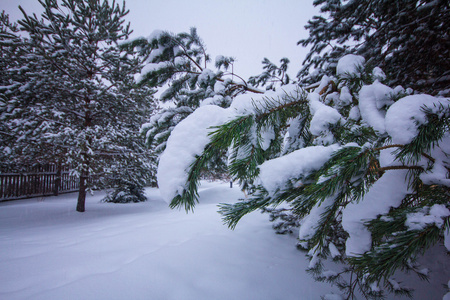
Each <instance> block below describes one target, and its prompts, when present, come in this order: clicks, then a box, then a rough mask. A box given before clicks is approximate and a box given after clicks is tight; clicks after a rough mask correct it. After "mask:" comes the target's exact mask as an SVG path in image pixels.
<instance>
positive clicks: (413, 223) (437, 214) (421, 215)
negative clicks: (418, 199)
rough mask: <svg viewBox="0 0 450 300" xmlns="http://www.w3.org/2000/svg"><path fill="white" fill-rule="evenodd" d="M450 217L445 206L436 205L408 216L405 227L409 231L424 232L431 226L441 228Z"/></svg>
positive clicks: (449, 212)
mask: <svg viewBox="0 0 450 300" xmlns="http://www.w3.org/2000/svg"><path fill="white" fill-rule="evenodd" d="M448 216H450V211H449V210H448V209H447V208H446V207H445V205H443V204H435V205H433V206H432V207H431V208H429V207H424V208H423V209H422V210H421V211H419V212H416V213H410V214H408V215H407V216H406V222H405V226H406V227H408V230H422V229H424V228H425V227H427V226H429V225H435V226H436V227H438V228H441V227H442V226H443V225H444V220H443V218H445V217H448Z"/></svg>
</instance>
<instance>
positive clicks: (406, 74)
mask: <svg viewBox="0 0 450 300" xmlns="http://www.w3.org/2000/svg"><path fill="white" fill-rule="evenodd" d="M314 5H315V6H320V10H321V15H319V16H314V17H313V19H312V20H310V21H309V22H308V25H307V26H306V28H307V29H308V30H309V37H308V38H306V39H303V40H301V41H299V44H301V45H303V46H308V45H310V46H311V50H310V52H309V54H308V55H307V57H306V60H305V63H304V64H305V65H304V67H303V69H302V70H301V71H300V72H299V77H301V79H302V80H303V81H308V78H309V77H311V74H310V71H312V70H311V69H315V72H314V73H313V74H312V77H313V78H312V81H315V78H317V76H318V75H321V74H324V73H325V74H327V75H332V74H333V73H334V70H335V67H336V63H337V61H338V59H339V58H340V57H342V56H343V55H345V54H349V53H353V54H358V55H362V56H364V58H365V59H366V60H367V63H368V64H370V65H372V66H379V67H381V68H382V69H383V70H384V71H385V72H386V74H388V75H389V78H388V81H389V84H390V85H391V86H395V85H398V84H400V85H404V86H409V87H412V88H414V89H415V90H418V91H421V92H426V93H430V94H435V93H437V92H438V91H442V90H446V91H443V92H444V93H446V95H448V93H449V92H448V86H449V84H450V71H449V70H450V58H449V57H450V50H449V49H450V39H449V38H448V28H450V5H449V3H448V1H445V0H437V1H435V0H399V1H395V2H392V1H388V0H364V1H354V0H350V1H346V0H315V1H314ZM318 73H319V74H318ZM314 77H315V78H314ZM319 78H320V77H319ZM309 80H311V78H309Z"/></svg>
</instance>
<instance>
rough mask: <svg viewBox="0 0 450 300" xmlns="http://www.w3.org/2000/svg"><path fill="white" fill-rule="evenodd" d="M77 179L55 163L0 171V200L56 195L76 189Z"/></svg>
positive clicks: (77, 185)
mask: <svg viewBox="0 0 450 300" xmlns="http://www.w3.org/2000/svg"><path fill="white" fill-rule="evenodd" d="M78 187H79V179H78V178H77V177H75V176H70V172H69V169H65V168H61V167H59V166H57V165H45V166H39V167H34V168H32V169H30V170H29V171H26V172H22V173H0V201H5V200H13V199H21V198H30V197H37V196H50V195H58V194H59V193H68V192H73V191H76V190H78Z"/></svg>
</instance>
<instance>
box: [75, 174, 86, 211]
mask: <svg viewBox="0 0 450 300" xmlns="http://www.w3.org/2000/svg"><path fill="white" fill-rule="evenodd" d="M86 179H87V176H86V173H85V172H83V174H81V176H80V188H79V190H78V202H77V211H78V212H84V211H85V203H86Z"/></svg>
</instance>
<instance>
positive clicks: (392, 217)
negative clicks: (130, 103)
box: [158, 55, 450, 298]
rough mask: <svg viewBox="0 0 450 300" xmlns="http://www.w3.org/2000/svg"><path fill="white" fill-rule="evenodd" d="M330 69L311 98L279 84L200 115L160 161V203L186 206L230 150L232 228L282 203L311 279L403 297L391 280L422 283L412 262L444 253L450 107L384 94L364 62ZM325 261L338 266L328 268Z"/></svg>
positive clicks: (187, 122) (449, 237)
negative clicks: (235, 196)
mask: <svg viewBox="0 0 450 300" xmlns="http://www.w3.org/2000/svg"><path fill="white" fill-rule="evenodd" d="M336 70H337V73H336V74H335V76H333V77H328V76H324V77H323V79H322V80H321V82H320V83H319V85H318V86H317V87H316V88H315V90H313V91H311V92H309V93H308V92H306V91H304V90H302V89H301V88H300V87H298V86H297V85H285V86H283V87H282V88H281V89H278V90H277V91H276V92H274V91H268V92H266V93H265V94H264V95H263V96H260V97H254V96H253V97H249V95H239V96H237V97H236V98H235V99H234V101H233V102H232V104H231V106H230V108H228V109H223V108H220V107H214V106H203V107H200V108H198V109H197V110H196V111H194V113H193V114H191V115H190V116H189V117H187V118H186V119H184V120H183V121H182V122H181V123H180V124H179V125H178V126H176V127H175V129H174V130H173V131H172V134H171V137H170V138H169V140H168V143H167V147H166V150H165V152H164V153H163V155H162V156H161V159H160V164H159V169H158V182H159V186H160V189H161V194H162V195H163V197H164V198H165V199H166V200H167V201H170V203H171V206H172V207H184V208H185V209H186V210H187V211H188V210H191V209H193V207H194V205H195V203H196V201H197V197H198V194H197V187H198V184H199V179H200V177H199V176H200V170H201V169H202V168H203V167H204V166H205V165H206V164H207V162H208V161H209V159H210V158H211V157H213V156H214V153H216V152H217V151H223V150H228V151H229V153H230V154H229V161H230V164H229V172H230V174H231V176H232V177H233V179H234V180H238V181H240V182H241V187H243V188H244V189H245V190H246V191H247V193H248V194H249V198H247V199H242V200H241V201H239V202H238V203H236V204H223V205H221V208H220V212H221V214H222V215H223V218H224V221H225V222H226V223H227V224H228V225H229V226H230V227H231V228H234V227H235V226H236V225H237V223H238V222H239V220H240V219H241V218H242V217H243V216H245V215H246V214H248V213H250V212H252V211H255V210H258V209H267V208H269V209H270V208H272V207H275V206H277V205H279V204H281V203H284V204H285V205H287V206H289V207H290V210H291V212H292V214H294V215H296V216H297V218H298V221H299V223H300V224H301V225H300V229H299V239H300V241H301V242H300V244H299V246H300V247H302V248H304V249H306V250H307V251H308V256H309V257H310V259H311V263H310V268H309V270H310V271H311V273H313V275H314V276H315V277H316V278H317V279H319V280H324V281H329V282H333V283H335V284H337V286H338V287H339V288H341V290H342V292H343V293H344V294H346V295H347V297H350V298H351V297H353V296H354V295H355V294H356V293H357V292H358V291H359V292H360V293H362V294H363V295H364V297H366V298H377V297H381V296H382V295H383V293H384V292H386V291H388V292H394V293H397V294H409V293H411V291H410V290H409V289H407V288H405V287H402V286H401V285H400V284H398V282H397V281H396V280H395V277H393V275H394V272H396V271H404V270H412V271H414V272H416V273H417V274H418V275H419V276H421V277H425V276H424V274H423V272H422V270H421V269H420V268H419V267H418V266H417V264H416V263H415V261H416V259H417V258H418V257H420V256H421V255H422V254H423V253H425V252H426V251H427V250H428V249H430V248H431V247H433V246H434V245H438V246H439V247H443V246H444V245H445V246H446V247H447V250H450V234H449V230H450V210H449V209H450V203H449V201H448V199H450V179H449V168H450V161H449V159H448V154H449V153H450V148H449V145H450V134H449V132H450V131H449V127H450V118H449V117H450V100H449V99H447V98H439V97H433V96H429V95H425V94H411V93H412V90H405V89H404V88H402V87H400V86H397V87H396V88H390V87H388V86H387V85H385V83H386V78H387V76H386V75H385V74H384V73H383V71H382V70H381V69H380V68H378V67H375V68H371V67H370V66H367V65H366V64H365V60H364V58H363V57H361V56H356V55H346V56H344V57H343V58H341V59H340V60H339V61H338V63H337V66H336ZM383 82H384V83H383ZM187 141H188V142H187ZM188 144H189V145H188ZM186 170H187V171H186ZM291 223H292V222H291ZM444 255H445V254H444ZM328 257H330V258H333V259H335V260H338V261H341V262H343V263H344V268H343V269H336V270H324V269H323V265H322V264H321V260H322V259H323V258H328ZM436 259H440V258H436ZM442 262H443V263H448V259H447V258H445V257H444V258H443V260H442ZM346 274H349V275H350V276H348V277H345V276H346ZM345 278H347V279H345ZM444 283H445V282H443V284H444ZM443 292H444V290H443Z"/></svg>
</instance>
